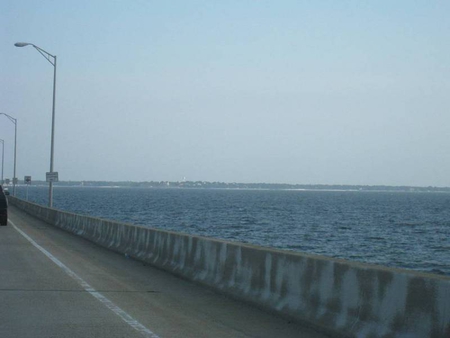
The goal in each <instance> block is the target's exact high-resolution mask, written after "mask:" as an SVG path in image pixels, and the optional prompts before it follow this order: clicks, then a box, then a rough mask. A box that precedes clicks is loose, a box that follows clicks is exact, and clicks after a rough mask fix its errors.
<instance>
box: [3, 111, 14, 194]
mask: <svg viewBox="0 0 450 338" xmlns="http://www.w3.org/2000/svg"><path fill="white" fill-rule="evenodd" d="M0 115H5V116H6V117H7V118H8V119H9V120H10V121H11V122H12V123H14V175H13V195H14V196H16V183H17V177H16V159H17V156H16V155H17V119H15V118H14V117H12V116H9V115H8V114H5V113H0ZM4 146H5V144H4V143H3V150H5V148H4ZM2 182H3V155H2Z"/></svg>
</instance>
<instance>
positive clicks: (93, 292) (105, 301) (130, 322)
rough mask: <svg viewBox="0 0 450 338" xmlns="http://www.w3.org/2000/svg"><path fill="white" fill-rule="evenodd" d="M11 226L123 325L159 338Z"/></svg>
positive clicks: (149, 337) (15, 227) (144, 334)
mask: <svg viewBox="0 0 450 338" xmlns="http://www.w3.org/2000/svg"><path fill="white" fill-rule="evenodd" d="M9 222H10V223H11V225H12V226H13V227H14V229H16V230H17V231H18V232H19V233H20V234H21V235H22V236H23V237H25V238H26V239H27V240H28V241H29V242H30V243H31V244H33V245H34V246H35V247H36V248H37V249H38V250H39V251H41V252H42V253H43V254H44V255H46V256H47V257H48V258H50V260H51V261H52V262H53V263H55V264H56V265H58V266H59V267H60V268H61V269H62V270H64V272H65V273H66V274H68V275H69V276H70V277H72V278H73V279H75V280H76V281H77V282H78V283H79V284H80V285H81V287H82V288H83V289H84V290H85V291H87V292H89V293H90V294H91V295H92V296H93V297H94V298H96V299H97V300H98V301H99V302H100V303H102V304H103V305H105V306H106V307H107V308H108V309H110V310H111V311H112V312H114V313H115V314H116V315H118V316H119V317H120V318H121V319H122V320H123V321H124V322H125V323H127V324H128V325H130V326H131V327H132V328H133V329H135V330H136V331H138V332H140V333H141V334H142V335H143V336H144V337H148V338H159V337H158V336H157V335H156V334H154V333H153V332H152V331H150V330H149V329H147V328H146V327H145V326H144V325H142V324H141V323H139V322H138V321H137V320H136V319H134V318H133V317H131V316H130V315H129V314H128V313H126V312H125V311H123V310H122V309H121V308H120V307H118V306H117V305H115V304H114V303H113V302H111V301H110V300H109V299H108V298H106V297H105V296H103V295H102V294H101V293H99V292H97V291H96V290H95V289H94V288H93V287H92V286H90V285H89V284H88V283H87V282H85V281H84V280H83V279H82V278H81V277H80V276H78V275H77V274H76V273H75V272H73V271H72V270H70V269H69V268H68V267H67V266H66V265H64V263H62V262H61V261H60V260H59V259H57V258H56V257H55V256H53V255H52V254H51V253H50V252H48V251H47V250H45V249H44V248H43V247H41V246H40V245H39V244H37V243H36V242H35V241H34V240H33V239H32V238H31V237H30V236H28V235H27V234H26V233H24V232H23V231H22V230H20V229H19V228H18V227H17V226H16V225H15V224H14V223H13V222H12V221H11V220H9Z"/></svg>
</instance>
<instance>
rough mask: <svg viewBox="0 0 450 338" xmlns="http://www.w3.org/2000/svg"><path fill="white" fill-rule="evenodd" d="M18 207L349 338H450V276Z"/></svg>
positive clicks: (14, 202)
mask: <svg viewBox="0 0 450 338" xmlns="http://www.w3.org/2000/svg"><path fill="white" fill-rule="evenodd" d="M10 203H11V204H12V205H15V206H17V207H19V208H20V209H22V210H24V211H25V212H27V213H29V214H30V215H32V216H35V217H37V218H39V219H41V220H43V221H45V222H47V223H49V224H51V225H54V226H57V227H59V228H62V229H64V230H67V231H69V232H72V233H75V234H77V235H79V236H82V237H84V238H87V239H88V240H90V241H93V242H95V243H98V244H99V245H101V246H104V247H106V248H109V249H111V250H114V251H117V252H120V253H124V254H128V255H129V256H132V257H134V258H136V259H139V260H142V261H145V262H147V263H149V264H151V265H154V266H156V267H159V268H162V269H164V270H167V271H169V272H171V273H174V274H176V275H179V276H182V277H184V278H187V279H189V280H192V281H195V282H198V283H201V284H203V285H206V286H209V287H212V288H214V289H216V290H219V291H221V292H224V293H226V294H228V295H231V296H233V297H235V298H238V299H241V300H244V301H248V302H251V303H253V304H255V305H257V306H259V307H262V308H264V309H268V310H270V311H275V312H278V313H280V314H282V315H285V316H288V317H290V318H293V319H295V320H297V321H300V322H303V323H306V324H309V325H311V326H312V327H315V328H317V329H320V330H322V331H325V332H328V333H331V334H332V336H344V337H345V336H349V337H450V278H448V277H441V276H435V275H429V274H421V273H416V272H413V271H409V270H402V269H390V268H383V267H378V266H374V265H367V264H360V263H353V262H349V261H344V260H338V259H331V258H326V257H322V256H314V255H306V254H300V253H293V252H289V251H281V250H272V249H269V248H262V247H258V246H252V245H245V244H240V243H233V242H226V241H221V240H215V239H209V238H202V237H197V236H190V235H185V234H180V233H175V232H169V231H161V230H155V229H149V228H144V227H140V226H133V225H128V224H123V223H118V222H113V221H107V220H102V219H98V218H93V217H86V216H81V215H76V214H72V213H68V212H62V211H58V210H55V209H49V208H46V207H43V206H39V205H36V204H32V203H28V202H25V201H23V200H20V199H17V198H14V197H10Z"/></svg>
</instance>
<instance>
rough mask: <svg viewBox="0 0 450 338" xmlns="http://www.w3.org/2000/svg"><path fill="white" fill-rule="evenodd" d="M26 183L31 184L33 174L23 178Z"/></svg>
mask: <svg viewBox="0 0 450 338" xmlns="http://www.w3.org/2000/svg"><path fill="white" fill-rule="evenodd" d="M23 180H24V182H25V184H31V176H25V178H24V179H23Z"/></svg>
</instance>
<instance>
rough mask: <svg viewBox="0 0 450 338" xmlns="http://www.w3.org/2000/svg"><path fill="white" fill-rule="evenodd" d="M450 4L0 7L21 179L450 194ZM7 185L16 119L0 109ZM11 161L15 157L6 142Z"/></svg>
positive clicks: (2, 66)
mask: <svg viewBox="0 0 450 338" xmlns="http://www.w3.org/2000/svg"><path fill="white" fill-rule="evenodd" d="M449 13H450V2H449V1H447V0H442V1H434V0H428V1H425V0H424V1H415V0H397V1H387V0H379V1H360V0H358V1H356V0H355V1H350V0H342V1H334V0H329V1H327V0H321V1H301V0H283V1H273V0H272V1H266V0H259V1H256V0H252V1H250V0H228V1H213V0H210V1H202V0H192V1H190V0H172V1H153V0H109V1H100V0H78V1H49V0H40V1H35V0H3V1H1V2H0V27H1V30H0V113H6V114H9V115H11V116H13V117H14V118H17V121H18V122H17V175H16V176H17V177H18V178H19V179H20V180H23V177H24V176H25V175H29V176H32V179H33V180H45V173H46V172H47V171H49V168H50V135H51V112H52V85H53V70H54V69H53V66H52V65H51V64H50V63H49V62H47V60H45V59H44V58H43V57H42V56H41V55H40V54H39V53H38V52H37V51H36V50H35V49H34V48H33V47H32V46H28V47H23V48H17V47H14V43H16V42H29V43H33V44H35V45H37V46H39V47H40V48H42V49H44V50H45V51H47V52H49V53H51V54H53V55H56V56H57V69H56V70H57V74H56V76H57V79H56V114H55V116H56V119H55V152H54V171H57V172H58V173H59V179H60V180H65V181H68V180H72V181H78V180H103V181H182V180H188V181H220V182H242V183H247V182H254V183H259V182H266V183H292V184H355V185H409V186H441V187H444V186H445V187H448V186H450V149H449V146H450V144H449V139H450V137H449V136H450V114H449V113H450V111H449V107H450V94H449V93H450V84H449V79H450V57H449V56H450V44H449V41H450V20H448V14H449ZM0 139H4V140H5V154H4V155H5V164H4V178H11V177H12V176H13V157H14V156H13V149H14V125H13V123H11V122H10V121H9V120H8V119H7V118H6V117H5V116H3V115H0ZM0 149H1V148H0Z"/></svg>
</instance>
